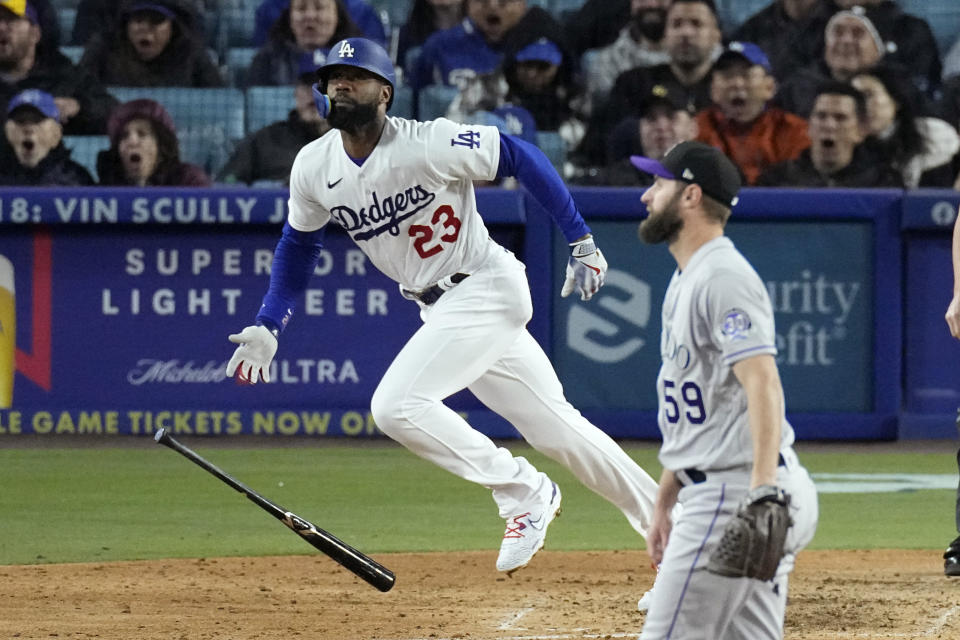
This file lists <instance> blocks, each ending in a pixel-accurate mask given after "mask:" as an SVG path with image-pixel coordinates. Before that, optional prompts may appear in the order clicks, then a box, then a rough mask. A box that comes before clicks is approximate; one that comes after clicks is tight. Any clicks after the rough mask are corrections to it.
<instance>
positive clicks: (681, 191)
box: [631, 142, 817, 640]
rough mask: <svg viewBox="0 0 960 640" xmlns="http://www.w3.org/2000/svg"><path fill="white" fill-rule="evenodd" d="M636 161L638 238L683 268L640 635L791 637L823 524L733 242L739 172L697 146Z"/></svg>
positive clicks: (675, 301)
mask: <svg viewBox="0 0 960 640" xmlns="http://www.w3.org/2000/svg"><path fill="white" fill-rule="evenodd" d="M631 161H632V162H633V164H634V165H635V166H636V167H637V168H639V169H641V170H642V171H645V172H647V173H650V174H652V175H653V176H655V181H654V184H653V186H651V187H650V188H649V189H648V190H647V191H646V192H645V193H644V195H643V197H642V201H643V202H644V203H645V204H646V205H647V210H648V212H649V216H648V217H647V218H646V219H645V220H644V221H643V222H642V223H641V225H640V236H641V238H642V239H643V240H644V241H645V242H648V243H660V242H665V243H667V245H668V247H669V250H670V253H671V254H672V255H673V257H674V258H675V259H676V261H677V270H676V272H674V274H673V277H672V278H671V280H670V284H669V285H668V287H667V292H666V295H665V297H664V302H663V311H662V316H663V317H662V322H663V329H662V334H661V337H660V353H661V356H662V358H663V365H662V366H661V368H660V374H659V376H658V377H657V396H658V398H659V410H658V416H657V418H658V422H659V426H660V431H661V432H662V435H663V444H662V446H661V449H660V453H659V458H660V462H661V463H662V465H663V468H664V471H663V474H662V475H661V477H660V483H659V484H660V486H659V492H658V495H657V502H656V506H655V508H654V513H653V523H652V524H651V525H650V530H649V532H648V535H647V544H648V550H649V552H650V556H651V559H652V560H653V562H654V563H655V564H656V565H659V573H658V574H657V579H656V582H655V584H654V588H653V590H652V591H651V598H650V600H651V602H650V610H649V612H648V613H647V617H646V620H645V623H644V626H643V633H642V635H641V636H640V637H641V640H654V639H657V640H665V639H667V638H673V639H677V640H679V639H681V638H682V639H683V640H699V639H703V640H720V639H724V638H730V639H732V638H738V639H742V638H749V639H750V640H766V639H770V638H782V637H783V617H784V610H785V606H786V600H787V578H788V575H789V573H790V571H791V570H792V569H793V565H794V559H795V556H796V554H797V552H798V551H800V549H802V548H803V547H804V546H805V545H806V544H807V543H808V542H809V541H810V539H811V538H812V537H813V533H814V530H815V529H816V523H817V494H816V490H815V488H814V485H813V482H812V481H811V479H810V476H809V475H808V474H807V471H806V469H804V468H803V467H802V466H801V465H800V462H799V461H798V460H797V456H796V454H795V453H794V451H793V448H792V444H793V429H792V427H791V426H790V424H789V423H788V422H787V420H786V418H785V417H784V401H783V390H782V388H781V385H780V378H779V375H778V373H777V365H776V361H775V360H774V357H775V355H776V352H777V351H776V347H775V346H774V345H775V334H774V324H773V309H772V307H771V304H770V299H769V298H768V296H767V291H766V288H765V287H764V285H763V282H762V281H761V280H760V277H759V276H758V275H757V273H756V272H755V271H754V270H753V268H752V267H751V266H750V264H749V263H748V262H747V260H746V259H745V258H744V257H743V256H742V255H741V254H740V253H739V252H738V251H737V250H736V248H735V247H734V246H733V243H732V242H731V241H730V239H729V238H727V237H726V236H725V235H724V225H725V224H726V221H727V219H728V218H729V216H730V209H731V207H732V206H733V205H735V204H736V202H737V193H738V191H739V189H740V177H739V173H738V171H737V169H736V168H735V167H734V166H733V164H732V163H731V162H730V161H729V160H728V159H727V157H726V156H724V155H723V154H722V153H720V152H719V151H718V150H716V149H714V148H713V147H710V146H707V145H705V144H702V143H699V142H683V143H680V144H679V145H677V146H675V147H674V148H673V149H672V150H671V151H670V152H669V153H667V155H666V156H665V157H664V159H663V161H662V163H661V162H657V161H656V160H652V159H650V158H643V157H640V156H632V157H631ZM676 503H679V504H680V505H681V506H682V510H681V511H680V513H679V515H678V516H677V517H676V518H675V521H673V522H671V517H670V513H671V511H672V510H673V507H674V505H675V504H676Z"/></svg>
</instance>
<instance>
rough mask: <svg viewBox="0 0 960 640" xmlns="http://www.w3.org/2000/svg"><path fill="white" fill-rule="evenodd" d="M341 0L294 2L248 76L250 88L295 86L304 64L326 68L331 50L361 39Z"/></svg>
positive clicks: (277, 24)
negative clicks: (346, 41)
mask: <svg viewBox="0 0 960 640" xmlns="http://www.w3.org/2000/svg"><path fill="white" fill-rule="evenodd" d="M359 35H360V30H359V29H357V25H356V24H354V22H353V20H351V19H350V15H349V14H348V13H347V10H346V8H345V6H344V4H343V2H342V0H293V1H292V2H291V3H290V6H289V7H288V8H286V9H284V10H283V12H282V13H281V14H280V17H279V18H277V21H276V22H275V23H274V24H273V27H272V28H271V29H270V37H269V39H268V40H267V43H266V44H265V45H263V46H262V47H260V49H259V50H258V51H257V53H256V55H254V56H253V61H252V62H251V63H250V68H249V69H248V71H247V74H246V83H247V85H249V86H264V85H269V86H283V85H290V86H292V85H294V84H296V83H297V78H298V76H299V75H300V70H301V68H302V67H303V66H304V65H312V66H313V68H314V69H316V68H317V67H320V66H322V65H323V63H324V62H325V61H326V59H327V54H328V53H330V47H331V46H333V45H334V44H335V43H337V42H340V41H341V40H343V39H344V38H352V37H354V36H359Z"/></svg>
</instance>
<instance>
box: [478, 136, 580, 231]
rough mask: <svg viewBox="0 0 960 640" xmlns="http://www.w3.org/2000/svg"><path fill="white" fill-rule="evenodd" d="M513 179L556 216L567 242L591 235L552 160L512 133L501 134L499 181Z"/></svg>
mask: <svg viewBox="0 0 960 640" xmlns="http://www.w3.org/2000/svg"><path fill="white" fill-rule="evenodd" d="M507 176H513V177H515V178H516V179H517V180H519V181H520V184H522V185H523V186H524V187H526V188H527V190H528V191H529V192H530V195H532V196H533V198H534V199H535V200H536V201H537V202H538V203H540V206H541V207H543V208H544V209H546V210H547V212H548V213H549V214H550V215H551V216H552V217H553V219H554V221H555V222H556V223H557V226H559V227H560V231H562V232H563V236H564V237H565V238H566V239H567V242H573V241H574V240H577V239H579V238H582V237H583V236H585V235H587V234H588V233H590V227H588V226H587V223H586V222H584V220H583V216H581V215H580V212H579V211H578V210H577V206H576V205H575V204H574V202H573V196H571V195H570V190H569V189H567V185H565V184H564V183H563V179H561V178H560V175H559V174H558V173H557V171H556V169H554V168H553V165H552V164H550V160H549V159H548V158H547V156H545V155H544V154H543V151H540V149H539V148H537V147H536V146H535V145H532V144H530V143H529V142H526V141H524V140H521V139H520V138H517V137H515V136H511V135H508V134H500V166H499V167H497V178H505V177H507Z"/></svg>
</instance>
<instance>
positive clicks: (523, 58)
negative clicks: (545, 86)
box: [517, 38, 563, 64]
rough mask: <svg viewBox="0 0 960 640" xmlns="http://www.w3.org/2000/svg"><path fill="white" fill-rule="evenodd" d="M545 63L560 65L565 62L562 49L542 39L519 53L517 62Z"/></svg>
mask: <svg viewBox="0 0 960 640" xmlns="http://www.w3.org/2000/svg"><path fill="white" fill-rule="evenodd" d="M530 61H543V62H549V63H550V64H560V63H561V62H562V61H563V52H562V51H560V47H558V46H557V45H556V44H554V43H553V42H551V41H550V40H548V39H547V38H540V39H539V40H537V41H536V42H534V43H532V44H528V45H527V46H525V47H524V48H523V49H520V51H518V52H517V62H530Z"/></svg>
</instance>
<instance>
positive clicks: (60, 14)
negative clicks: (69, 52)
mask: <svg viewBox="0 0 960 640" xmlns="http://www.w3.org/2000/svg"><path fill="white" fill-rule="evenodd" d="M56 13H57V21H58V22H59V23H60V42H61V44H67V45H69V44H73V23H74V22H76V21H77V9H76V8H75V7H62V8H57V10H56Z"/></svg>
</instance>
